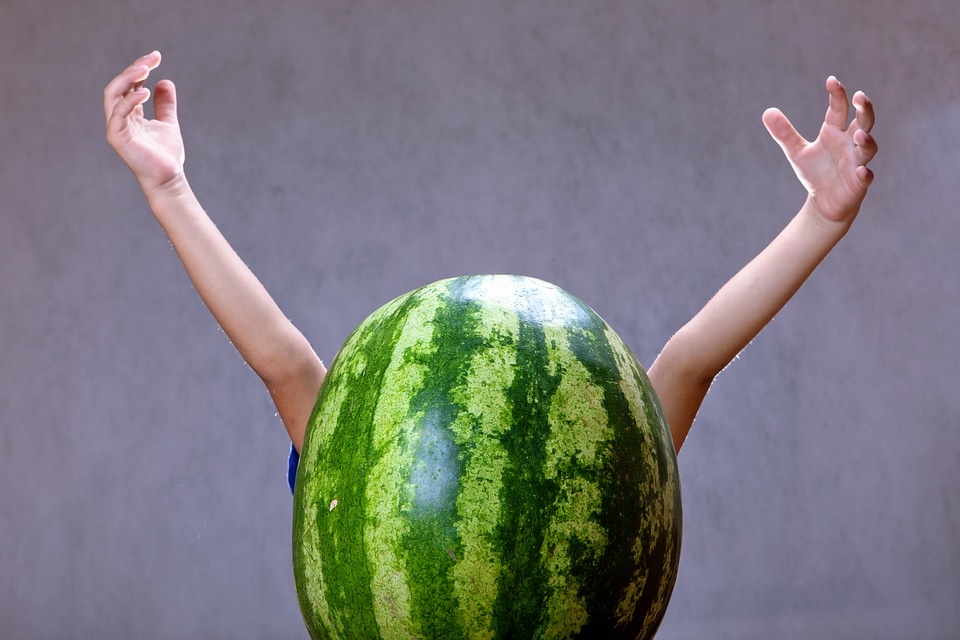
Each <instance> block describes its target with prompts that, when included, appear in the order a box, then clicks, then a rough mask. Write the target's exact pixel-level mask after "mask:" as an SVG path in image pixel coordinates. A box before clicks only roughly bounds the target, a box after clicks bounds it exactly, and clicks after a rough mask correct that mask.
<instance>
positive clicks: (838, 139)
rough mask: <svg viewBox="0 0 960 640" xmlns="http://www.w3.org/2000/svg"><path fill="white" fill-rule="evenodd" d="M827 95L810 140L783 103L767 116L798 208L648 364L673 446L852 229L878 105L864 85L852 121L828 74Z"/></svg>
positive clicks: (865, 183)
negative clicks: (800, 189)
mask: <svg viewBox="0 0 960 640" xmlns="http://www.w3.org/2000/svg"><path fill="white" fill-rule="evenodd" d="M827 92H828V93H829V99H830V104H829V107H828V108H827V114H826V117H825V118H824V122H823V125H822V127H821V128H820V134H819V135H818V136H817V139H816V140H814V141H813V142H808V141H807V140H804V139H803V138H802V137H801V136H800V134H799V133H797V131H796V130H795V129H794V127H793V125H792V124H791V123H790V121H789V120H788V119H787V118H786V116H784V115H783V114H782V113H781V112H780V111H779V110H777V109H768V110H767V111H766V112H765V113H764V114H763V122H764V124H765V125H766V127H767V130H768V131H769V132H770V135H771V136H773V138H774V139H775V140H776V141H777V142H778V143H779V144H780V147H781V148H782V149H783V152H784V154H785V155H786V157H787V159H788V160H789V161H790V164H791V165H792V166H793V168H794V171H795V172H796V174H797V177H798V178H799V179H800V182H801V183H802V184H803V185H804V187H805V188H806V189H807V199H806V202H805V203H804V204H803V207H801V209H800V211H799V213H797V215H796V217H794V218H793V220H792V221H791V222H790V223H789V224H788V225H787V226H786V228H785V229H784V230H783V231H782V232H781V233H780V234H779V235H778V236H777V237H776V238H775V239H774V240H773V241H772V242H771V243H770V245H769V246H767V247H766V248H765V249H764V250H763V251H762V252H761V253H760V254H759V255H758V256H757V257H756V258H754V259H753V260H752V261H750V263H749V264H747V265H746V266H745V267H744V268H743V269H742V270H741V271H740V272H739V273H737V274H736V275H735V276H734V277H733V278H732V279H731V280H730V281H729V282H727V284H725V285H724V286H723V287H722V288H721V289H720V291H718V292H717V293H716V295H714V297H713V298H712V299H711V300H710V301H709V302H708V303H707V304H706V306H704V307H703V309H702V310H701V311H700V312H699V313H697V315H696V316H694V317H693V319H692V320H690V321H689V322H688V323H687V324H686V325H684V326H683V327H682V328H681V329H680V330H679V331H678V332H677V333H676V334H675V335H674V336H673V337H672V338H670V340H669V341H668V342H667V344H666V346H664V348H663V351H662V352H661V353H660V355H659V357H658V358H657V360H656V361H655V362H654V363H653V365H652V366H651V367H650V371H649V375H650V381H651V383H652V384H653V387H654V389H655V390H656V392H657V395H658V396H659V398H660V401H661V404H662V405H663V410H664V414H665V416H666V418H667V423H668V424H669V425H670V430H671V432H672V434H673V440H674V446H675V447H676V449H677V451H679V450H680V447H681V446H682V445H683V442H684V440H685V439H686V436H687V433H688V432H689V430H690V427H691V425H692V424H693V420H694V418H695V417H696V415H697V411H698V410H699V409H700V404H701V403H702V402H703V398H704V397H705V396H706V393H707V390H708V389H709V388H710V385H711V383H712V382H713V379H714V377H716V375H717V374H718V373H719V372H720V371H721V370H722V369H723V368H724V367H725V366H727V364H728V363H729V362H730V361H731V360H733V358H734V357H736V355H737V354H738V353H739V352H740V351H741V350H742V349H743V348H744V347H745V346H747V344H748V343H749V342H750V341H751V340H753V338H754V337H755V336H756V335H757V334H758V333H759V332H760V330H761V329H763V327H764V326H766V324H767V323H768V322H769V321H770V320H771V319H773V317H774V316H775V315H776V314H777V312H778V311H779V310H780V309H781V308H782V307H783V306H784V305H785V304H786V303H787V301H788V300H790V298H791V297H792V296H793V294H794V293H796V292H797V290H798V289H799V288H800V286H801V285H802V284H803V283H804V281H805V280H806V279H807V277H809V276H810V274H811V273H813V271H814V269H816V267H817V265H819V264H820V262H821V261H822V260H823V258H824V257H826V255H827V254H828V253H829V252H830V250H831V249H833V247H834V246H835V245H836V244H837V242H839V241H840V239H841V238H842V237H843V236H844V235H845V234H846V232H847V230H848V229H849V228H850V225H851V224H852V223H853V220H854V218H856V216H857V213H858V212H859V210H860V204H861V202H862V201H863V198H864V196H865V195H866V193H867V188H868V187H869V186H870V183H871V182H872V181H873V173H872V172H871V171H870V169H869V168H867V164H868V163H869V162H870V160H871V159H872V158H873V156H874V155H875V154H876V152H877V145H876V142H875V141H874V140H873V137H872V136H871V135H870V130H871V129H872V128H873V123H874V112H873V106H872V104H871V103H870V100H869V99H868V98H867V96H866V95H864V94H863V93H861V92H857V93H856V94H855V95H854V96H853V106H854V108H855V111H856V115H855V117H854V118H853V120H852V121H851V122H850V124H849V125H848V124H847V118H848V108H849V107H848V105H849V103H848V101H847V94H846V91H845V90H844V88H843V86H842V85H841V84H840V82H839V81H838V80H837V79H836V78H834V77H832V76H831V77H830V78H828V79H827Z"/></svg>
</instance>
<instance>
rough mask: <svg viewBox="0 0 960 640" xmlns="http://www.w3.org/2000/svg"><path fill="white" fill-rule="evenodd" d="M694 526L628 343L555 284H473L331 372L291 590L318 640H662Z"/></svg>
mask: <svg viewBox="0 0 960 640" xmlns="http://www.w3.org/2000/svg"><path fill="white" fill-rule="evenodd" d="M680 531H681V511H680V485H679V479H678V474H677V461H676V455H675V453H674V447H673V441H672V439H671V436H670V433H669V431H668V429H667V426H666V424H665V422H664V419H663V414H662V411H661V409H660V405H659V401H658V400H657V398H656V396H655V395H654V392H653V390H652V388H651V386H650V382H649V380H648V379H647V376H646V374H645V373H644V371H643V369H642V368H641V367H640V365H639V364H638V363H637V360H636V358H635V357H634V356H633V354H632V353H631V352H630V350H629V349H628V348H627V346H626V345H625V344H624V343H623V341H622V340H621V339H620V338H619V337H618V336H617V334H616V333H614V332H613V330H612V329H611V328H610V327H609V326H608V325H607V324H606V322H604V321H603V320H602V319H601V318H600V317H599V316H598V315H597V314H596V313H595V312H594V311H593V310H592V309H590V308H589V307H588V306H587V305H585V304H584V303H583V302H581V301H580V300H578V299H577V298H575V297H573V296H571V295H570V294H568V293H566V292H564V291H563V290H561V289H559V288H558V287H556V286H554V285H551V284H548V283H546V282H543V281H541V280H537V279H534V278H527V277H519V276H471V277H461V278H453V279H448V280H443V281H440V282H436V283H434V284H431V285H427V286H425V287H423V288H420V289H417V290H416V291H413V292H411V293H408V294H406V295H403V296H400V297H399V298H397V299H395V300H393V301H392V302H390V303H388V304H386V305H385V306H383V307H381V308H380V309H379V310H377V311H375V312H374V313H373V314H372V315H371V316H370V317H369V318H367V319H366V320H365V321H364V322H363V323H361V324H360V326H359V327H357V329H356V330H354V331H353V333H352V334H351V335H350V337H349V338H348V340H347V342H346V343H345V344H344V346H343V347H342V348H341V350H340V352H339V353H338V354H337V356H336V358H335V359H334V361H333V363H332V365H331V367H330V370H329V372H328V374H327V378H326V380H325V381H324V383H323V387H322V389H321V391H320V393H319V396H318V399H317V404H316V406H315V408H314V412H313V415H312V417H311V419H310V423H309V426H308V429H307V433H306V437H305V440H304V444H303V449H302V452H301V459H300V466H299V470H298V472H297V481H296V488H295V492H294V521H293V565H294V577H295V581H296V587H297V593H298V597H299V600H300V607H301V611H302V613H303V616H304V620H305V623H306V626H307V628H308V630H309V632H310V635H311V636H312V637H313V638H349V639H369V638H442V639H444V640H451V639H455V638H471V639H473V638H483V639H493V638H514V639H516V638H578V637H579V638H649V637H652V636H653V634H654V632H655V631H656V629H657V626H658V625H659V623H660V620H661V619H662V617H663V614H664V611H665V610H666V605H667V601H668V600H669V597H670V593H671V591H672V589H673V584H674V581H675V578H676V574H677V565H678V562H679V554H680Z"/></svg>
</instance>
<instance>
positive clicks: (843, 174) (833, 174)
mask: <svg viewBox="0 0 960 640" xmlns="http://www.w3.org/2000/svg"><path fill="white" fill-rule="evenodd" d="M827 92H828V93H829V94H830V106H829V107H828V108H827V115H826V116H825V117H824V119H823V126H821V127H820V134H819V135H818V136H817V139H816V140H814V141H813V142H808V141H807V140H805V139H804V138H803V137H802V136H801V135H800V134H799V133H797V130H796V129H795V128H794V127H793V125H792V124H791V123H790V121H789V120H788V119H787V117H786V116H785V115H783V113H782V112H781V111H780V110H779V109H767V110H766V111H765V112H764V114H763V124H764V125H765V126H766V127H767V131H769V132H770V135H771V136H773V139H774V140H776V141H777V143H779V144H780V147H781V149H783V153H784V154H785V155H786V156H787V159H788V160H789V161H790V164H791V165H792V166H793V170H794V172H795V173H796V174H797V178H799V179H800V182H801V183H803V186H804V187H806V189H807V192H808V193H809V196H810V199H811V201H812V202H813V204H814V206H815V208H816V210H817V211H819V213H820V214H821V215H822V216H823V217H824V218H826V219H827V220H832V221H836V222H844V223H847V224H849V223H850V222H852V221H853V219H854V218H855V217H856V215H857V212H858V211H859V210H860V203H861V202H863V198H864V196H865V195H866V194H867V188H868V187H869V186H870V183H871V182H873V172H872V171H871V170H870V169H869V168H868V167H867V164H868V163H869V162H870V160H872V159H873V157H874V156H875V155H876V153H877V143H876V141H875V140H874V139H873V137H872V136H871V135H870V130H871V129H872V128H873V124H874V113H873V104H872V103H871V102H870V99H869V98H867V96H866V95H865V94H864V93H863V92H861V91H858V92H857V93H855V94H854V96H853V107H854V109H855V110H856V115H855V116H854V118H853V120H852V121H851V122H850V124H849V125H847V117H848V109H849V103H848V102H847V92H846V91H845V90H844V88H843V85H842V84H840V81H839V80H837V79H836V78H835V77H833V76H830V77H829V78H827Z"/></svg>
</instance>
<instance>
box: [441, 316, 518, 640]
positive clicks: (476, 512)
mask: <svg viewBox="0 0 960 640" xmlns="http://www.w3.org/2000/svg"><path fill="white" fill-rule="evenodd" d="M478 308H479V317H478V326H477V327H476V330H477V331H478V332H479V334H480V336H481V337H482V339H483V341H484V345H485V347H486V348H485V349H481V350H477V351H476V352H475V353H474V354H473V355H472V356H471V357H470V358H468V359H465V361H467V363H468V364H467V375H466V376H464V378H463V381H462V384H458V385H457V386H456V387H455V388H454V389H453V391H452V393H451V397H452V398H453V399H454V400H455V402H456V403H457V405H458V406H460V407H462V409H463V411H462V413H461V414H460V416H459V417H458V418H457V420H455V421H454V422H453V424H452V425H451V429H452V430H453V432H454V434H455V437H456V442H457V446H458V447H460V450H461V451H462V452H463V463H462V469H463V470H462V476H461V479H460V482H461V486H460V493H459V495H458V497H457V513H458V516H459V519H458V522H457V532H458V534H459V540H460V549H461V556H460V557H459V558H458V561H457V562H456V564H455V565H454V567H453V569H452V571H451V573H452V577H453V580H454V595H455V597H456V600H457V602H458V604H459V606H460V611H461V613H462V625H463V628H464V629H466V630H468V631H469V634H470V637H471V638H475V639H477V640H481V639H482V640H489V639H492V638H494V637H495V636H494V628H493V610H494V604H495V601H496V595H497V579H498V574H499V569H500V565H501V556H500V550H499V548H498V545H497V544H495V540H496V533H497V527H498V523H499V522H500V518H501V512H500V496H501V492H502V491H503V472H504V470H505V468H506V466H507V464H508V454H507V451H506V448H505V447H504V446H503V445H502V443H501V440H502V438H503V435H504V433H505V432H506V429H507V425H509V424H510V423H509V415H508V411H507V409H506V408H505V407H507V406H508V405H507V402H506V390H507V389H508V388H509V387H510V386H511V385H512V383H513V378H514V367H515V365H516V358H515V357H514V350H513V346H514V345H515V344H516V342H517V340H518V332H519V321H518V320H517V318H516V316H515V315H513V314H510V313H507V312H506V311H505V310H504V309H502V308H499V307H478Z"/></svg>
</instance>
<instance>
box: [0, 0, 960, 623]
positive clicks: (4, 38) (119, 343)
mask: <svg viewBox="0 0 960 640" xmlns="http://www.w3.org/2000/svg"><path fill="white" fill-rule="evenodd" d="M957 33H960V5H958V4H957V3H955V2H953V1H952V0H929V1H925V0H920V1H919V2H913V3H909V6H908V3H904V2H898V1H894V0H877V1H872V2H866V1H851V2H830V1H827V0H812V1H810V2H805V3H788V2H771V1H763V0H734V1H731V2H713V1H709V0H694V1H691V2H682V3H680V2H674V3H670V2H666V1H647V2H621V1H612V2H593V3H586V2H583V3H558V2H548V1H546V0H540V1H533V2H505V1H504V2H484V3H480V2H472V3H467V2H426V1H412V0H403V1H400V2H387V1H386V0H370V1H362V0H357V1H346V0H344V1H336V2H334V1H327V0H316V1H312V2H307V1H305V0H273V1H271V2H267V1H265V0H260V1H257V0H232V1H227V0H202V1H196V0H167V1H166V2H145V1H140V0H136V1H129V2H117V1H114V2H110V1H107V0H86V1H84V2H70V1H67V0H29V1H28V0H0V346H2V348H0V637H2V638H5V639H11V640H17V639H32V640H33V639H42V638H51V639H54V638H56V639H68V638H80V639H83V638H97V637H102V638H123V637H136V638H144V639H150V638H157V639H169V638H268V637H269V638H287V637H289V638H303V637H304V636H305V633H304V631H303V626H302V623H301V621H300V617H299V612H298V609H297V602H296V596H295V592H294V587H293V581H292V577H291V569H290V549H289V546H290V510H291V497H290V495H289V492H288V490H287V488H286V486H285V484H284V473H285V461H286V452H287V446H288V443H287V441H286V439H285V435H284V432H283V429H282V427H281V425H280V423H279V420H278V419H277V418H276V417H275V416H274V412H273V409H272V406H271V404H270V402H269V399H268V397H267V394H266V393H265V391H264V390H263V389H262V387H261V384H260V382H259V380H258V379H257V378H256V376H255V375H254V374H253V373H252V372H251V371H250V370H249V369H247V368H246V367H245V366H244V364H243V363H242V362H241V360H240V358H239V357H238V356H237V355H236V353H235V352H234V351H233V349H232V348H231V346H230V345H229V344H228V342H227V340H226V339H225V338H224V337H223V335H222V334H221V333H220V332H219V330H218V329H217V327H216V325H215V323H214V322H213V320H212V319H211V318H210V317H209V315H208V313H207V312H206V310H205V309H204V308H203V306H202V304H201V303H200V301H199V299H198V298H197V296H196V294H195V292H194V291H193V290H192V288H191V286H190V283H189V281H188V280H187V278H186V276H185V274H184V273H183V270H182V268H181V267H180V265H179V263H178V261H177V259H176V256H175V254H174V252H173V251H172V249H171V248H170V246H169V244H168V242H167V241H166V239H165V238H164V236H163V234H162V232H161V230H160V229H159V227H158V225H157V224H156V223H155V222H154V221H153V219H152V217H151V215H150V213H149V211H148V210H147V208H146V205H145V201H144V198H143V197H142V194H141V193H140V192H139V190H138V187H137V185H136V183H135V181H134V180H133V178H132V177H131V175H130V173H129V171H128V170H127V169H126V168H125V167H123V166H122V164H121V162H120V161H119V160H118V159H117V158H116V157H115V156H114V155H113V153H112V151H111V150H110V149H109V148H108V147H107V145H106V143H105V141H104V135H103V115H102V111H101V92H102V89H103V86H104V85H105V83H106V82H107V81H108V80H109V79H110V78H111V77H112V76H113V75H115V73H117V72H118V71H119V70H120V69H121V68H123V67H124V66H125V65H126V64H127V63H128V62H129V61H130V60H132V59H133V58H134V57H135V56H137V55H140V54H142V53H146V52H148V51H150V50H152V49H154V48H157V49H160V50H161V51H163V53H164V55H165V62H164V64H163V66H162V68H161V70H160V72H159V75H158V77H169V78H172V79H174V80H175V81H176V82H177V84H178V88H179V93H180V100H181V113H180V119H181V122H182V125H183V129H184V135H185V138H186V142H187V154H188V161H187V168H188V175H189V176H190V178H191V180H192V183H193V185H194V187H195V189H196V191H197V192H198V194H199V196H200V198H201V200H202V202H203V203H204V205H205V206H206V208H207V209H208V211H210V213H211V215H212V217H213V218H214V219H215V220H216V221H217V223H218V224H219V225H220V227H221V228H222V230H223V231H224V233H225V234H226V235H227V237H228V238H229V239H230V240H231V241H232V243H233V244H234V246H235V247H236V249H237V250H238V251H239V252H240V254H241V255H242V256H243V257H244V258H245V259H246V260H247V261H248V262H249V264H250V265H251V267H252V268H253V269H254V271H255V272H256V273H257V274H258V275H259V276H260V277H261V279H262V280H263V281H264V282H265V284H266V285H267V287H268V289H269V290H270V291H271V292H272V293H273V294H274V296H275V297H276V299H277V300H278V302H279V303H280V305H281V306H282V308H283V309H284V310H285V311H286V312H287V314H288V315H289V316H290V317H291V318H292V319H293V320H294V322H295V323H296V324H297V325H298V326H299V327H300V328H301V329H302V330H303V331H304V332H305V334H306V335H307V336H308V338H309V339H310V340H311V342H312V343H313V344H314V345H315V347H316V349H317V351H318V353H320V355H321V356H322V357H324V358H326V359H329V358H331V357H332V356H333V355H334V353H335V352H336V350H337V348H338V346H339V345H340V343H341V341H342V340H343V339H344V338H345V337H346V335H347V333H348V332H349V330H350V329H351V328H352V327H353V326H355V325H356V324H357V323H358V322H359V321H360V320H361V319H362V318H363V317H364V316H365V315H366V314H367V313H369V312H370V311H372V310H373V309H374V308H376V307H377V306H379V305H380V304H382V303H383V302H385V301H386V300H388V299H389V298H390V297H392V296H394V295H397V294H400V293H402V292H404V291H406V290H409V289H411V288H414V287H416V286H418V285H421V284H424V283H426V282H428V281H432V280H435V279H438V278H441V277H445V276H450V275H456V274H464V273H478V272H510V273H524V274H529V275H534V276H538V277H541V278H545V279H547V280H550V281H553V282H556V283H557V284H559V285H561V286H563V287H564V288H566V289H568V290H569V291H571V292H573V293H574V294H576V295H578V296H579V297H581V298H583V299H585V300H586V301H587V302H589V303H590V304H592V305H593V306H594V307H595V308H596V309H597V310H598V311H599V312H600V313H601V315H603V316H604V317H605V318H606V319H607V320H608V321H609V322H610V323H611V324H612V325H613V326H614V327H615V328H616V329H617V330H618V331H619V332H620V333H621V334H622V335H623V336H624V338H625V339H626V340H627V342H628V343H629V344H631V345H633V347H634V350H635V352H636V353H637V355H638V357H639V358H640V359H641V361H642V362H643V363H644V364H647V365H649V364H650V363H651V362H652V360H653V358H654V357H655V356H656V354H657V352H658V350H659V349H660V347H661V346H662V344H663V343H664V342H665V341H666V339H667V338H668V337H669V336H670V334H671V332H673V331H674V330H676V329H677V328H678V327H679V326H680V325H681V324H682V323H683V322H684V321H685V320H686V319H687V318H689V317H690V316H691V315H692V314H693V313H694V312H695V311H696V310H697V309H698V308H699V307H700V305H702V304H703V303H704V302H705V301H706V299H707V298H708V297H709V296H710V295H711V294H712V293H713V292H714V291H715V290H716V289H717V288H718V287H719V286H720V285H721V284H723V282H724V281H725V279H726V278H727V277H729V276H730V275H732V274H733V273H734V272H735V271H736V269H738V268H739V267H740V266H741V265H742V264H743V263H745V262H746V261H747V260H748V259H749V258H750V257H752V256H753V255H754V254H755V253H756V252H758V251H759V250H760V249H761V248H762V247H763V246H764V245H765V243H766V242H768V241H769V240H770V239H771V238H772V237H773V236H774V235H775V234H776V233H777V231H778V230H779V229H780V228H781V227H782V226H783V225H784V224H786V222H787V221H788V220H789V219H790V217H791V216H792V215H793V213H794V212H795V211H796V210H797V208H798V207H799V206H800V204H801V203H802V201H803V197H804V193H803V190H802V188H801V187H800V186H799V185H798V183H797V182H796V180H795V179H794V177H793V175H792V172H791V170H790V168H789V166H788V165H787V163H786V162H785V161H784V160H783V158H782V156H781V154H780V151H779V149H778V148H777V147H776V145H775V144H774V143H773V142H772V141H771V140H769V139H768V137H767V134H766V132H765V131H764V130H763V127H762V125H761V123H760V114H761V113H762V111H763V109H764V108H765V107H767V106H770V105H778V106H781V107H782V108H783V109H784V110H785V111H786V112H787V114H788V115H790V116H791V117H793V118H794V120H795V123H796V124H797V125H798V127H799V128H800V129H801V132H802V133H805V134H806V135H809V136H811V137H812V136H814V135H815V133H816V128H817V127H818V125H819V122H820V119H821V118H822V115H823V111H824V109H825V106H826V99H825V93H824V90H823V82H824V79H825V78H826V76H827V75H828V74H831V73H834V74H837V75H838V76H839V77H840V78H841V79H842V80H844V81H845V82H846V83H847V84H848V85H849V86H850V88H851V89H855V88H863V89H865V90H866V91H867V92H868V93H869V94H870V95H871V96H872V97H873V99H874V101H875V103H876V105H877V109H878V113H879V116H878V118H879V119H878V125H877V128H876V131H875V133H876V135H877V137H878V139H879V141H880V143H881V153H880V155H879V156H878V158H877V159H876V162H875V165H874V168H875V170H876V173H877V175H878V178H877V182H876V184H875V186H874V187H873V189H872V191H871V193H870V195H869V198H868V200H867V203H866V205H865V207H864V210H863V212H862V216H861V218H860V219H859V220H858V221H857V224H856V225H855V227H854V229H853V231H852V232H851V234H850V235H849V236H848V237H847V238H846V239H845V240H844V241H843V242H842V243H841V245H840V246H839V247H838V249H837V250H836V251H835V253H834V254H833V255H831V256H830V257H829V259H828V260H827V261H826V262H825V263H824V264H823V266H822V268H821V269H820V270H819V271H818V272H817V273H816V274H815V275H814V277H813V278H812V279H811V280H810V282H809V283H808V284H807V286H806V287H805V288H804V289H803V290H802V291H801V292H800V293H799V294H798V295H797V297H796V298H795V300H794V301H793V302H792V303H791V304H790V306H788V308H787V309H785V310H784V311H783V313H782V314H781V315H780V316H779V317H778V318H777V320H776V321H775V322H774V323H773V324H772V325H771V326H770V327H769V328H768V329H767V330H766V331H765V332H764V333H763V334H762V335H761V337H760V338H759V339H758V340H756V341H755V343H754V344H753V345H751V346H750V347H749V348H748V349H747V350H746V351H745V353H744V354H743V355H742V356H741V357H740V358H739V360H738V361H737V362H735V363H734V365H733V366H731V367H730V368H729V369H728V370H727V371H726V372H725V373H724V374H723V375H722V376H721V377H720V378H719V379H718V381H717V382H716V384H715V386H714V388H713V390H712V391H711V393H710V395H709V396H708V399H707V401H706V403H705V405H704V407H703V409H702V412H701V414H700V417H699V419H698V421H697V424H696V425H695V427H694V431H693V433H692V435H691V437H690V439H689V440H688V443H687V444H686V446H685V448H684V451H683V452H682V454H681V456H680V464H681V472H682V479H683V492H684V505H685V525H686V526H685V535H684V549H683V555H682V560H681V571H680V577H679V581H678V583H677V587H676V590H675V593H674V597H673V601H672V604H671V607H670V609H669V612H668V614H667V617H666V619H665V621H664V623H663V626H662V628H661V632H660V634H659V637H660V638H663V639H666V640H679V639H683V638H738V639H744V638H746V639H749V638H758V639H759V638H778V639H781V640H789V639H798V640H799V639H806V638H814V637H828V638H848V639H849V638H852V639H857V638H871V639H885V638H889V639H894V638H904V637H911V638H923V639H944V640H946V639H948V638H957V637H960V613H958V608H957V602H958V600H960V491H958V487H960V393H958V383H960V365H958V361H960V358H958V355H960V346H958V340H957V338H956V335H957V328H958V327H960V304H958V298H960V252H958V250H957V244H958V238H960V212H958V205H957V203H958V200H960V186H958V185H960V180H958V169H960V151H958V143H960V76H958V75H957V71H956V70H957V68H958V66H960V65H958V63H960V47H958V44H957Z"/></svg>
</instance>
